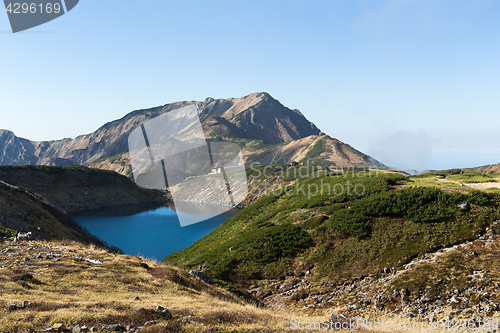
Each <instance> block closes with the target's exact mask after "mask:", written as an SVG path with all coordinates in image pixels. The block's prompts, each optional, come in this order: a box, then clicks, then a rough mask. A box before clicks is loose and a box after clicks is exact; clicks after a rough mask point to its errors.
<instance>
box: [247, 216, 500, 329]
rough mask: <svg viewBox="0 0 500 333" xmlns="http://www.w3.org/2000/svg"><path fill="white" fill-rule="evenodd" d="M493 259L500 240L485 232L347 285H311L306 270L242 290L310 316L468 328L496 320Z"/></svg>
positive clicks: (499, 279) (498, 296) (498, 290)
mask: <svg viewBox="0 0 500 333" xmlns="http://www.w3.org/2000/svg"><path fill="white" fill-rule="evenodd" d="M497 223H498V221H497ZM499 255H500V236H497V235H493V234H492V233H491V230H488V232H487V233H486V234H485V235H480V236H479V238H478V239H477V240H476V241H474V242H468V243H464V244H460V245H455V246H453V247H449V248H443V249H440V250H438V251H436V252H435V253H427V254H425V256H423V257H420V258H415V259H414V260H412V261H411V262H410V263H408V264H406V265H404V266H402V267H399V268H395V267H391V268H385V269H384V270H383V271H382V272H380V273H379V274H378V275H376V276H368V277H365V278H364V279H362V280H360V281H355V282H353V283H346V284H343V285H333V284H330V283H328V282H325V281H315V280H314V279H313V278H312V275H313V274H312V272H313V271H314V267H311V269H310V270H308V271H306V274H305V275H304V276H302V277H296V276H294V277H287V278H286V279H283V280H259V281H255V282H254V285H253V286H252V288H251V289H249V290H248V292H249V293H250V294H252V295H254V296H256V297H260V298H261V299H263V301H264V302H265V303H266V304H273V305H279V304H287V305H295V306H297V307H299V308H301V309H303V310H310V311H313V312H314V311H316V310H318V309H331V310H332V311H333V312H335V313H338V314H341V315H342V316H344V317H345V318H359V317H362V318H367V319H374V318H381V317H384V318H393V319H394V320H412V321H417V322H422V323H426V324H429V323H433V322H434V323H435V322H449V323H453V322H460V320H462V321H463V320H466V321H467V324H468V325H469V326H470V327H472V326H474V327H482V326H483V325H484V324H485V323H487V322H488V321H490V322H491V320H493V319H496V320H499V318H500V312H499V310H500V308H499V305H498V304H499V301H500V274H499V272H498V270H497V265H496V264H497V260H498V256H499ZM461 259H464V260H463V261H462V260H461Z"/></svg>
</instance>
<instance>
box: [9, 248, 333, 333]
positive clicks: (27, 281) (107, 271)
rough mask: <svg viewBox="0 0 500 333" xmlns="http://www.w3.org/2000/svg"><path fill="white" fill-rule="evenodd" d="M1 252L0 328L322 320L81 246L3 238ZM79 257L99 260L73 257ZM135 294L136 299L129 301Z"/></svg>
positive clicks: (212, 328)
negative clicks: (259, 303) (23, 305)
mask: <svg viewBox="0 0 500 333" xmlns="http://www.w3.org/2000/svg"><path fill="white" fill-rule="evenodd" d="M16 246H19V248H16ZM49 246H52V249H51V250H49V248H48V247H49ZM8 248H10V250H9V251H7V252H5V250H6V249H8ZM0 250H3V251H1V253H0V267H1V266H2V265H4V266H5V267H4V268H1V269H0V295H1V296H0V333H4V332H30V331H34V330H41V329H45V328H47V327H49V326H51V325H53V324H55V323H63V324H65V325H67V326H74V325H77V324H79V325H80V326H82V325H87V326H89V327H97V328H101V327H102V326H103V325H109V324H121V325H124V326H125V325H135V326H143V325H144V323H145V322H146V321H150V320H159V322H158V323H157V324H156V325H153V326H148V327H145V328H144V329H143V330H142V331H141V332H159V331H162V332H218V331H232V330H237V331H243V332H244V331H250V332H292V331H294V332H296V330H291V329H290V324H289V323H290V320H291V319H293V318H296V319H297V320H300V321H312V322H314V321H322V320H323V319H324V318H326V317H327V314H323V313H317V314H316V315H310V314H304V313H300V312H298V311H297V310H293V311H292V310H289V309H286V308H283V309H269V308H257V307H255V306H253V305H251V304H248V303H246V302H245V301H244V300H242V299H240V298H238V297H236V296H234V295H233V294H231V293H229V292H227V291H226V290H224V289H221V288H218V287H215V286H212V285H207V284H205V283H203V282H201V281H199V280H198V279H196V278H193V277H191V276H190V275H189V274H187V273H186V272H184V271H182V270H179V269H176V268H172V267H169V266H166V265H163V264H160V263H155V262H151V261H147V260H144V259H142V258H139V257H135V256H127V255H116V254H111V253H108V252H106V251H104V250H101V249H98V248H96V247H88V246H86V245H82V244H79V243H67V244H63V243H62V242H51V243H47V242H29V243H24V244H21V245H20V244H14V243H2V244H0ZM50 252H52V254H53V255H52V256H50V255H49V257H48V258H46V257H45V256H43V257H42V258H38V259H37V258H36V257H37V255H38V254H40V253H42V254H45V253H50ZM63 255H67V257H63ZM76 255H80V256H81V257H82V258H91V259H94V260H95V259H98V260H101V261H102V262H103V264H93V263H90V262H87V261H84V260H77V259H75V258H74V257H75V256H76ZM25 257H26V258H28V260H27V261H25V260H24V258H25ZM56 259H58V260H56ZM134 297H139V299H140V300H139V301H133V298H134ZM23 301H29V302H31V304H30V305H29V306H27V307H26V308H22V309H17V310H10V309H9V305H10V304H18V305H19V304H21V303H22V302H23ZM158 305H161V306H163V307H165V308H167V309H168V310H169V311H170V312H171V314H172V315H173V316H174V318H173V319H171V320H166V319H162V318H161V314H160V313H159V312H156V311H152V309H154V308H156V307H157V306H158ZM139 308H143V309H144V310H141V311H138V309H139ZM311 332H314V331H311Z"/></svg>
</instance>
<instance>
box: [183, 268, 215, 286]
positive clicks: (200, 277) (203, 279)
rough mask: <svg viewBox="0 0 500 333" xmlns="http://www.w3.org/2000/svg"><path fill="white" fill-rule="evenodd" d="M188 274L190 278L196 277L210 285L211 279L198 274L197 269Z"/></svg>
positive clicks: (200, 273)
mask: <svg viewBox="0 0 500 333" xmlns="http://www.w3.org/2000/svg"><path fill="white" fill-rule="evenodd" d="M189 274H191V275H192V276H196V277H197V278H199V279H200V280H201V281H203V282H206V283H211V282H212V281H213V279H212V278H211V277H210V276H208V275H206V274H204V273H202V272H200V271H199V270H197V269H193V270H190V271H189Z"/></svg>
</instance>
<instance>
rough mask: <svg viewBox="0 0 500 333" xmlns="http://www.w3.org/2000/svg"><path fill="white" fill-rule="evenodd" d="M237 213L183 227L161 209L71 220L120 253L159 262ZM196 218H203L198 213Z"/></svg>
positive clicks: (115, 210)
mask: <svg viewBox="0 0 500 333" xmlns="http://www.w3.org/2000/svg"><path fill="white" fill-rule="evenodd" d="M237 212H238V210H236V209H235V210H230V211H228V212H226V213H223V214H221V215H218V216H216V217H212V218H210V219H208V220H204V221H202V222H199V223H196V224H192V225H189V226H185V227H181V226H180V223H179V220H178V218H177V212H176V210H175V209H173V208H170V207H165V206H160V207H158V206H151V205H136V206H126V207H116V208H111V209H105V210H101V211H97V212H90V213H84V214H82V213H80V214H76V215H74V216H73V217H74V218H75V220H76V222H77V223H78V224H79V225H80V226H82V227H84V228H85V229H87V230H88V231H89V232H90V233H91V234H93V235H95V236H97V237H99V238H100V239H102V240H103V241H105V242H106V243H108V244H109V245H111V246H116V247H118V248H119V249H120V250H122V251H123V253H124V254H131V255H138V256H141V257H145V258H148V259H155V260H163V259H164V258H165V257H166V256H167V255H169V254H172V253H174V252H176V251H179V250H182V249H185V248H186V247H188V246H189V245H191V244H193V243H194V242H196V241H197V240H198V239H200V238H202V237H203V236H205V235H206V234H208V233H210V232H211V231H213V230H214V229H215V228H217V227H218V226H219V225H221V224H222V223H224V222H225V221H226V220H227V219H229V218H231V217H233V216H234V215H236V213H237ZM183 214H188V213H186V212H183ZM196 215H197V217H201V218H203V213H202V212H197V213H196Z"/></svg>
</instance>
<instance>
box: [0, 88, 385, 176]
mask: <svg viewBox="0 0 500 333" xmlns="http://www.w3.org/2000/svg"><path fill="white" fill-rule="evenodd" d="M192 104H196V105H198V107H199V112H200V120H201V123H202V128H203V130H204V132H205V136H206V137H207V139H208V140H216V141H218V140H225V141H232V142H236V143H238V144H239V145H240V146H241V147H242V149H243V154H244V156H245V162H246V163H251V162H259V163H266V164H267V163H277V162H285V163H286V162H291V161H295V160H303V159H304V158H306V157H307V158H310V157H311V158H314V157H317V158H320V159H321V161H323V162H324V163H327V164H334V165H339V166H347V165H348V166H351V165H369V164H375V165H380V163H379V162H377V161H375V160H373V159H371V158H370V157H369V156H367V155H365V154H363V153H361V152H359V151H357V150H355V149H354V148H352V147H350V146H348V145H346V144H344V143H343V142H341V141H338V140H336V139H333V138H330V137H328V136H325V135H324V134H323V133H322V132H321V131H320V130H319V129H318V128H317V127H316V126H315V125H314V124H313V123H311V122H309V121H308V120H307V119H306V118H305V117H304V115H303V114H302V113H300V111H298V110H292V109H289V108H287V107H285V106H283V105H282V104H281V103H280V102H279V101H277V100H276V99H274V98H273V97H271V96H270V95H269V94H267V93H254V94H250V95H248V96H245V97H241V98H230V99H217V100H216V99H212V98H207V99H206V100H205V101H203V102H195V101H189V102H177V103H172V104H166V105H163V106H159V107H155V108H150V109H144V110H137V111H133V112H131V113H129V114H127V115H126V116H124V117H123V118H121V119H118V120H115V121H112V122H109V123H107V124H105V125H103V126H102V127H100V128H99V129H98V130H96V131H95V132H93V133H91V134H87V135H81V136H78V137H77V138H75V139H62V140H56V141H40V142H36V141H29V140H27V139H22V138H18V137H16V136H15V135H14V134H13V133H12V132H10V131H7V130H1V131H0V151H1V152H2V155H1V159H0V165H11V164H12V165H19V164H39V165H50V166H64V165H70V164H81V165H92V166H93V167H100V168H104V169H109V170H114V171H118V172H120V173H122V174H125V175H130V173H131V171H130V161H129V160H128V153H127V152H128V136H129V134H130V132H131V131H132V130H133V129H135V128H136V127H137V126H140V125H141V124H143V123H144V122H146V121H148V120H150V119H153V118H155V117H157V116H159V115H161V114H164V113H166V112H169V111H171V110H174V109H177V108H179V107H182V106H186V105H192ZM320 141H321V143H318V142H320ZM313 147H316V149H312V148H313ZM311 150H312V151H311Z"/></svg>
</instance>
